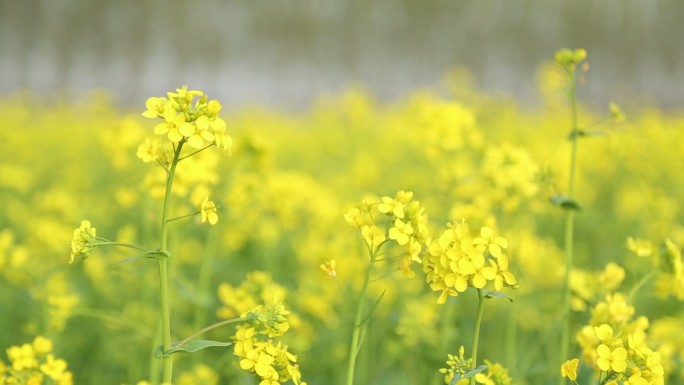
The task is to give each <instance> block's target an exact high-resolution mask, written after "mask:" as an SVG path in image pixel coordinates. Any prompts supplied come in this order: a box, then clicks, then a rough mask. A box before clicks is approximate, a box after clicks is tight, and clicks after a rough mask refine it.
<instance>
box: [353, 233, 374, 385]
mask: <svg viewBox="0 0 684 385" xmlns="http://www.w3.org/2000/svg"><path fill="white" fill-rule="evenodd" d="M379 248H380V246H378V248H376V249H375V251H373V250H372V248H371V247H370V246H369V247H368V251H369V253H370V263H369V264H368V267H367V268H366V275H365V277H364V279H363V286H361V292H360V293H359V300H358V303H357V304H356V316H355V317H354V325H353V332H352V340H351V346H350V348H349V364H348V366H347V385H353V384H354V372H355V371H356V358H357V356H358V354H359V345H360V343H361V329H362V328H361V326H362V325H361V320H362V318H363V308H364V305H365V302H366V291H367V290H368V284H369V283H370V277H371V271H372V270H373V264H374V263H375V258H376V257H377V251H378V250H379Z"/></svg>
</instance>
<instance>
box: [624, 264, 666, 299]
mask: <svg viewBox="0 0 684 385" xmlns="http://www.w3.org/2000/svg"><path fill="white" fill-rule="evenodd" d="M657 274H658V271H657V270H653V271H651V272H649V273H648V274H646V275H644V276H643V277H641V279H640V280H639V282H637V283H636V284H635V285H634V287H633V288H632V290H630V291H629V295H628V296H627V303H632V300H634V296H636V293H637V292H638V291H639V290H640V289H641V288H642V287H643V286H644V285H645V284H646V283H647V282H648V281H650V280H651V279H652V278H653V277H655V276H656V275H657Z"/></svg>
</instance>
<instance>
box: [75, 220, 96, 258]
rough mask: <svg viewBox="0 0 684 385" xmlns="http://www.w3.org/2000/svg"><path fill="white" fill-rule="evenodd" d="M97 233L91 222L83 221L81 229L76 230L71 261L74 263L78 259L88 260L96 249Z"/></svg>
mask: <svg viewBox="0 0 684 385" xmlns="http://www.w3.org/2000/svg"><path fill="white" fill-rule="evenodd" d="M95 240H96V231H95V228H94V227H91V225H90V221H85V220H84V221H81V227H79V228H78V229H76V230H74V238H73V239H72V240H71V259H69V263H74V260H75V259H76V257H81V259H86V258H88V256H89V255H90V253H91V252H92V251H93V249H94V248H95V246H96V245H95Z"/></svg>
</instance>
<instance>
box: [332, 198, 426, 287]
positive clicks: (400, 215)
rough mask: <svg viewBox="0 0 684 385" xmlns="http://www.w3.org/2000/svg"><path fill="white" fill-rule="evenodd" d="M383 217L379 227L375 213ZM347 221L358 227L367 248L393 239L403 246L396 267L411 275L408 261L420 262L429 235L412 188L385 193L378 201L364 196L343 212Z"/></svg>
mask: <svg viewBox="0 0 684 385" xmlns="http://www.w3.org/2000/svg"><path fill="white" fill-rule="evenodd" d="M378 213H379V214H382V215H383V216H384V218H386V223H385V224H383V225H384V228H381V227H380V226H378V224H376V219H375V218H376V216H377V214H378ZM344 219H345V221H347V223H348V224H350V225H352V226H354V227H356V228H357V229H359V230H360V231H361V236H362V238H363V241H364V242H365V244H366V246H367V247H368V248H369V250H377V249H378V248H379V247H380V246H381V245H383V244H385V243H386V242H389V241H392V242H394V243H396V244H397V245H399V246H402V247H404V248H405V249H406V253H405V256H404V258H403V259H402V263H400V266H399V269H401V270H402V272H404V273H405V274H406V275H408V276H412V272H411V270H410V264H411V262H422V258H421V255H422V253H423V252H424V251H425V244H426V241H427V239H428V237H429V236H428V230H427V222H428V218H427V214H426V213H425V208H424V207H423V206H422V205H421V204H420V202H419V201H417V200H414V199H413V192H412V191H404V190H401V191H399V192H397V193H396V195H395V196H394V197H389V196H384V197H382V198H381V199H380V200H379V201H378V200H374V199H369V200H364V201H363V202H362V203H361V204H360V205H358V206H356V207H353V208H351V209H350V210H349V211H347V213H346V214H344Z"/></svg>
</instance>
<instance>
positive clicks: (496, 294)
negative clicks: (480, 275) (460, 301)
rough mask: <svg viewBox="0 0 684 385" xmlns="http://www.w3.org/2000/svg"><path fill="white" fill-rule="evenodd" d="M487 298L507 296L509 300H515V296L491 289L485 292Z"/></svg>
mask: <svg viewBox="0 0 684 385" xmlns="http://www.w3.org/2000/svg"><path fill="white" fill-rule="evenodd" d="M485 298H494V299H499V298H506V299H508V300H509V301H511V302H513V297H511V296H510V295H508V294H506V293H502V292H500V291H490V292H489V293H487V294H485Z"/></svg>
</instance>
